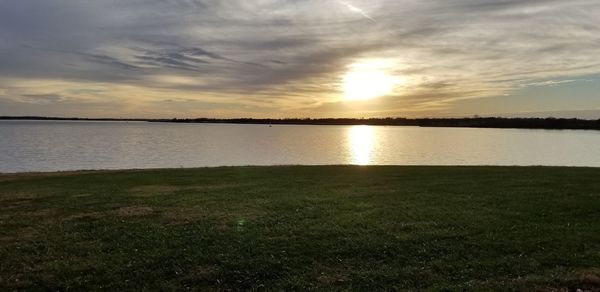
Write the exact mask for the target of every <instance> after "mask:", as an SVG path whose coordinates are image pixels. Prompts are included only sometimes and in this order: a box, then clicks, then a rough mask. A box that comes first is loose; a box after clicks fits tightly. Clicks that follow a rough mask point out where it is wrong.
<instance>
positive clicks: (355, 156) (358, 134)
mask: <svg viewBox="0 0 600 292" xmlns="http://www.w3.org/2000/svg"><path fill="white" fill-rule="evenodd" d="M348 136H349V142H350V150H351V157H350V158H351V159H350V161H351V164H354V165H369V164H372V163H373V159H372V153H373V145H374V140H375V133H374V131H373V127H370V126H353V127H351V128H350V129H349V130H348Z"/></svg>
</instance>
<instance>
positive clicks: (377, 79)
mask: <svg viewBox="0 0 600 292" xmlns="http://www.w3.org/2000/svg"><path fill="white" fill-rule="evenodd" d="M390 67H391V64H389V63H387V62H384V61H380V60H374V61H364V62H359V63H355V64H353V65H351V66H350V67H349V69H350V70H349V71H348V72H347V73H346V75H344V77H343V83H342V91H343V96H344V99H346V100H365V99H373V98H377V97H382V96H385V95H388V94H390V93H392V92H393V91H394V88H395V87H396V86H397V85H398V84H399V83H400V81H401V80H400V78H398V77H396V76H393V75H391V74H390V73H389V69H390Z"/></svg>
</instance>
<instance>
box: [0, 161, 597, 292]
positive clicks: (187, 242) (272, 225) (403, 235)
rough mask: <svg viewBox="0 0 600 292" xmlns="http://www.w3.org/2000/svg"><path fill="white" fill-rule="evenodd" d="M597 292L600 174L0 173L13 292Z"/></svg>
mask: <svg viewBox="0 0 600 292" xmlns="http://www.w3.org/2000/svg"><path fill="white" fill-rule="evenodd" d="M262 288H264V289H266V290H279V289H285V290H291V289H295V290H305V289H323V290H332V289H333V290H338V289H339V290H346V289H356V290H381V289H388V290H392V289H396V290H445V289H448V290H462V289H467V290H490V289H493V290H541V291H547V290H553V291H563V290H565V291H566V290H569V289H570V290H576V289H582V290H584V291H585V290H592V291H598V290H599V289H600V169H594V168H543V167H528V168H519V167H351V166H326V167H232V168H206V169H178V170H151V171H116V172H87V173H85V172H82V173H53V174H19V175H11V174H5V175H0V290H1V291H7V290H15V289H16V290H20V289H24V290H42V289H51V290H99V289H104V290H144V289H146V290H149V289H151V290H159V289H162V290H174V289H181V290H183V289H193V290H241V289H254V290H259V289H262Z"/></svg>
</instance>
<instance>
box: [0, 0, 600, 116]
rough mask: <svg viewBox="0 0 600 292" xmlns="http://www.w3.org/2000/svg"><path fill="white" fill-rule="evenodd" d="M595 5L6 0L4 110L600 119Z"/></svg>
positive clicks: (598, 8)
mask: <svg viewBox="0 0 600 292" xmlns="http://www.w3.org/2000/svg"><path fill="white" fill-rule="evenodd" d="M599 19H600V1H598V0H569V1H565V0H428V1H425V0H370V1H368V0H347V1H341V0H227V1H222V0H1V1H0V115H13V116H22V115H42V116H66V117H75V116H77V117H115V118H119V117H135V118H173V117H177V118H193V117H215V118H232V117H257V118H264V117H270V118H284V117H289V118H304V117H312V118H322V117H356V118H360V117H463V116H473V115H480V116H510V117H513V116H524V117H529V116H532V117H533V116H535V117H546V116H554V117H580V118H590V119H591V118H593V119H599V118H600V21H599Z"/></svg>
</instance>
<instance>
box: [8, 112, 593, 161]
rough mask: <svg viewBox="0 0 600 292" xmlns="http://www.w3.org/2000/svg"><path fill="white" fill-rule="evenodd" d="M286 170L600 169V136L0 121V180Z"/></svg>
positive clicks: (463, 130)
mask: <svg viewBox="0 0 600 292" xmlns="http://www.w3.org/2000/svg"><path fill="white" fill-rule="evenodd" d="M284 164H286V165H287V164H294V165H323V164H355V165H553V166H555V165H556V166H595V167H600V131H583V130H525V129H475V128H420V127H392V126H389V127H388V126H306V125H302V126H300V125H299V126H295V125H273V126H272V127H269V126H268V125H234V124H175V123H147V122H87V121H86V122H79V121H0V172H29V171H58V170H81V169H131V168H178V167H203V166H233V165H284Z"/></svg>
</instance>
